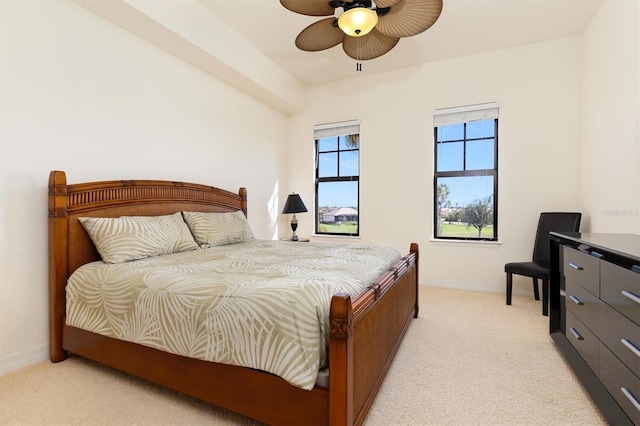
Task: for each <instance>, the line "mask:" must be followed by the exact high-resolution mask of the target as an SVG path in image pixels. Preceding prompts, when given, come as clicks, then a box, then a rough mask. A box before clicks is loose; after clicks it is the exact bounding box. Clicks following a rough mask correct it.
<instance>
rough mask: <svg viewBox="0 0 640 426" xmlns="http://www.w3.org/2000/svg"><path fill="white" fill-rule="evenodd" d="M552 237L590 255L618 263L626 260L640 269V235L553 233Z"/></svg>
mask: <svg viewBox="0 0 640 426" xmlns="http://www.w3.org/2000/svg"><path fill="white" fill-rule="evenodd" d="M551 236H552V237H555V238H557V239H558V240H559V241H560V242H561V243H563V244H567V245H569V246H571V247H573V248H575V249H578V250H581V251H584V252H587V253H589V254H594V253H593V252H597V253H599V254H602V255H603V256H604V259H605V260H610V261H613V262H614V263H618V261H619V259H625V262H624V263H626V264H634V265H639V266H638V267H640V235H636V234H597V233H596V234H591V233H584V232H583V233H581V232H551ZM614 259H618V261H616V260H614ZM634 269H635V268H634Z"/></svg>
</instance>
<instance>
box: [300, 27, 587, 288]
mask: <svg viewBox="0 0 640 426" xmlns="http://www.w3.org/2000/svg"><path fill="white" fill-rule="evenodd" d="M366 66H367V65H366V62H365V63H364V64H363V67H364V68H365V69H366ZM580 75H581V39H580V37H570V38H564V39H559V40H555V41H549V42H545V43H538V44H532V45H527V46H522V47H518V48H513V49H505V50H500V51H494V52H489V53H483V54H477V55H473V56H467V57H462V58H457V59H452V60H447V61H442V62H437V63H432V64H427V65H424V66H421V67H415V68H410V69H405V70H401V71H396V72H390V73H387V74H383V75H374V76H367V75H366V74H364V73H362V74H357V73H355V72H354V79H352V80H350V81H346V82H342V83H336V84H330V85H326V86H324V87H321V88H318V89H316V90H314V91H313V92H312V93H311V96H310V99H313V102H310V104H311V106H310V107H309V108H308V111H307V112H305V113H304V114H301V115H299V116H296V117H295V118H293V119H292V120H291V128H290V132H291V134H290V136H289V138H290V139H291V140H292V141H295V142H294V143H292V144H291V147H290V150H291V152H292V156H293V157H294V158H296V161H295V162H290V163H289V165H290V166H289V174H290V187H291V188H292V189H295V190H296V191H298V192H300V193H301V195H302V197H303V199H304V200H305V201H307V202H309V203H310V204H312V203H313V168H314V163H313V150H314V144H313V140H312V137H311V128H312V126H313V124H317V123H326V122H332V121H340V120H347V119H354V118H358V119H360V120H361V164H362V169H361V182H360V188H361V189H360V191H361V192H360V225H361V239H360V241H362V242H364V243H381V244H390V245H393V246H395V247H397V248H399V249H400V250H402V251H403V252H406V251H407V250H408V248H409V243H410V242H412V241H415V242H418V243H419V244H420V252H421V257H420V267H421V269H420V274H421V282H422V284H429V285H437V286H446V287H455V288H468V289H475V290H489V291H499V292H503V291H504V285H505V284H504V281H505V274H504V264H505V263H506V262H509V261H519V260H527V259H530V258H531V254H532V249H533V240H534V236H535V230H536V225H537V220H538V216H539V214H540V212H542V211H553V210H557V211H562V210H565V211H570V210H577V209H578V207H579V197H578V188H579V183H578V167H579V163H578V155H577V153H578V152H579V143H580V87H581V86H580ZM494 101H495V102H499V103H500V105H501V107H500V118H499V181H498V182H499V189H498V191H499V195H498V209H499V213H498V214H499V216H498V217H499V219H498V226H499V231H498V232H499V240H500V244H492V243H455V242H434V241H432V235H433V229H432V228H433V225H432V224H433V208H432V206H433V111H434V109H436V108H443V107H454V106H462V105H469V104H476V103H482V102H494ZM299 216H300V217H299V218H298V220H299V222H300V225H299V227H300V232H298V234H299V235H305V236H306V235H309V234H310V233H311V232H312V231H313V218H312V217H311V216H310V215H299ZM514 283H515V284H516V288H515V291H516V292H519V291H521V289H522V291H526V293H527V294H531V293H532V290H531V284H530V283H531V281H530V280H529V279H524V278H522V280H520V278H518V279H517V280H514ZM519 283H522V286H521V285H520V284H519Z"/></svg>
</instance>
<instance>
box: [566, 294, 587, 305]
mask: <svg viewBox="0 0 640 426" xmlns="http://www.w3.org/2000/svg"><path fill="white" fill-rule="evenodd" d="M569 299H571V300H572V301H573V303H575V304H576V305H580V306H582V305H584V302H583V301H582V300H580V299H578V298H577V297H575V296H574V295H573V294H572V295H571V296H569Z"/></svg>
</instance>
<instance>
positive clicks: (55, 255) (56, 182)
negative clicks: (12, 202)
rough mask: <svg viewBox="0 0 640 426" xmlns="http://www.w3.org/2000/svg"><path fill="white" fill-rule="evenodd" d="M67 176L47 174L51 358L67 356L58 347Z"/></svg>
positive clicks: (57, 359)
mask: <svg viewBox="0 0 640 426" xmlns="http://www.w3.org/2000/svg"><path fill="white" fill-rule="evenodd" d="M67 237H68V234H67V176H66V175H65V173H64V172H60V171H56V170H54V171H52V172H51V173H50V174H49V357H50V359H51V362H60V361H63V360H64V359H66V358H67V352H66V351H65V350H63V349H62V328H63V327H64V319H65V312H64V309H65V291H64V289H65V283H66V281H67V251H66V247H68V244H67Z"/></svg>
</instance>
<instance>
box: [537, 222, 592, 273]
mask: <svg viewBox="0 0 640 426" xmlns="http://www.w3.org/2000/svg"><path fill="white" fill-rule="evenodd" d="M581 218H582V213H575V212H574V213H569V212H545V213H540V219H539V220H538V231H537V232H536V242H535V245H534V247H533V261H534V262H542V263H549V232H552V231H553V232H578V230H579V229H580V219H581Z"/></svg>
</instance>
